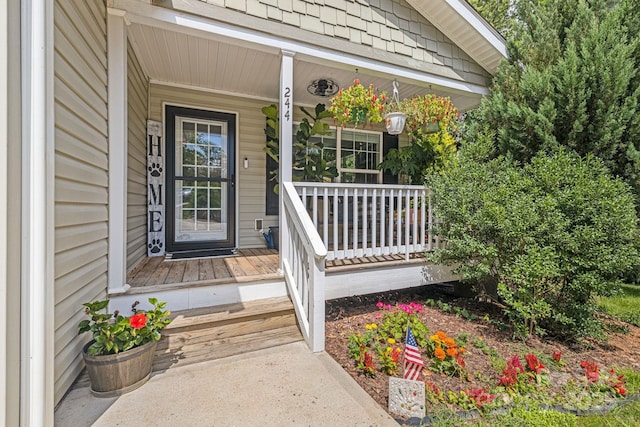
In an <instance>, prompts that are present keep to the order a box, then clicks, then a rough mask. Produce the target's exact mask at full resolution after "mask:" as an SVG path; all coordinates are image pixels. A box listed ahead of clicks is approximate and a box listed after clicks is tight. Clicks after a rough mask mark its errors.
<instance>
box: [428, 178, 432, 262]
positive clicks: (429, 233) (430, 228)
mask: <svg viewBox="0 0 640 427" xmlns="http://www.w3.org/2000/svg"><path fill="white" fill-rule="evenodd" d="M427 197H428V200H429V203H428V207H429V231H428V235H427V236H428V237H429V242H428V243H427V250H428V251H432V250H433V208H432V206H431V189H429V192H428V193H427Z"/></svg>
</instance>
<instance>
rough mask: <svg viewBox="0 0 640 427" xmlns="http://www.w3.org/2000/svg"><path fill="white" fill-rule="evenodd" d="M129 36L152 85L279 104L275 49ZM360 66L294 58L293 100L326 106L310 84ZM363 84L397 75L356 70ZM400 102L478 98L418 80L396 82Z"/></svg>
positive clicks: (174, 36)
mask: <svg viewBox="0 0 640 427" xmlns="http://www.w3.org/2000/svg"><path fill="white" fill-rule="evenodd" d="M128 31H129V37H130V40H131V41H132V43H133V46H134V50H135V51H136V54H137V55H138V59H139V60H140V63H141V65H142V67H143V69H144V71H145V72H146V73H147V75H148V76H149V78H150V79H151V80H153V81H158V82H164V83H170V84H179V85H186V86H192V87H196V88H203V89H209V90H215V91H220V92H223V93H230V94H238V95H242V96H248V97H256V98H262V99H265V100H273V101H277V99H278V90H279V76H280V53H279V50H277V49H265V48H264V46H258V45H250V44H248V43H238V42H236V41H234V40H231V39H226V38H221V37H220V38H216V39H212V38H204V37H198V36H197V35H193V34H186V33H182V32H176V31H171V30H169V29H163V28H159V27H157V26H148V25H144V24H140V23H132V24H131V25H130V26H129V30H128ZM355 77H356V68H355V67H353V66H350V65H349V64H336V63H330V62H328V61H323V60H322V58H310V57H306V56H305V55H296V57H295V62H294V88H293V94H294V102H295V103H296V104H300V105H310V106H311V105H315V104H317V103H318V102H323V103H325V104H328V102H329V99H328V98H322V97H318V96H314V95H311V94H310V93H308V91H307V86H308V85H309V84H310V83H311V82H312V81H314V80H317V79H320V78H330V79H332V80H334V81H336V82H337V83H338V85H339V86H340V87H346V86H349V85H350V84H351V83H352V82H353V79H354V78H355ZM357 77H358V78H360V80H361V81H362V82H363V84H369V83H373V84H374V85H375V87H377V88H380V89H381V90H385V91H387V92H388V93H389V94H390V93H391V90H392V82H393V80H394V78H395V76H393V75H381V74H380V73H372V72H370V71H369V70H366V69H362V68H361V69H359V70H358V75H357ZM398 81H399V83H400V98H401V99H402V98H406V97H410V96H413V95H415V94H420V95H424V94H426V93H436V94H437V95H443V96H450V97H451V100H452V101H453V103H454V105H456V107H458V109H460V110H461V111H465V110H467V109H469V108H472V107H474V106H475V105H477V104H478V102H479V100H480V95H478V94H473V93H462V92H459V91H453V90H451V89H447V88H443V87H439V86H433V85H429V84H426V83H424V82H417V81H414V80H407V79H398Z"/></svg>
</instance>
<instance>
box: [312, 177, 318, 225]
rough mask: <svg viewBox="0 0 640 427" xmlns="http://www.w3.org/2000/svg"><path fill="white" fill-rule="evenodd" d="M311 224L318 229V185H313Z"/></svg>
mask: <svg viewBox="0 0 640 427" xmlns="http://www.w3.org/2000/svg"><path fill="white" fill-rule="evenodd" d="M313 225H314V226H315V227H316V230H317V229H318V187H313Z"/></svg>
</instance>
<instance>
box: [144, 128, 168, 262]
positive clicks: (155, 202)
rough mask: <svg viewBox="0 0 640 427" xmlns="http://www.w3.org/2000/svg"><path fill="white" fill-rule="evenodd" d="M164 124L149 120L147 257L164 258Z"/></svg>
mask: <svg viewBox="0 0 640 427" xmlns="http://www.w3.org/2000/svg"><path fill="white" fill-rule="evenodd" d="M163 143H164V142H163V140H162V123H160V122H156V121H153V120H147V256H150V257H152V256H163V255H164V248H165V234H164V218H165V217H164V215H165V209H164V168H165V166H164V157H163V155H162V154H163V153H164V147H163Z"/></svg>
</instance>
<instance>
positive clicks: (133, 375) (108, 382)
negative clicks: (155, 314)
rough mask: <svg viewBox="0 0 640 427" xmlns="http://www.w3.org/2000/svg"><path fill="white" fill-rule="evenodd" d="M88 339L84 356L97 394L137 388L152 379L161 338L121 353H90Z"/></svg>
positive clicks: (125, 391) (119, 392)
mask: <svg viewBox="0 0 640 427" xmlns="http://www.w3.org/2000/svg"><path fill="white" fill-rule="evenodd" d="M91 344H93V341H90V342H88V343H87V344H86V345H85V346H84V347H83V349H82V357H83V358H84V363H85V365H86V366H87V373H88V374H89V379H90V380H91V393H92V394H93V395H94V396H97V397H114V396H120V395H122V394H125V393H128V392H130V391H132V390H135V389H137V388H138V387H140V386H141V385H143V384H144V383H146V382H147V381H148V380H149V377H150V376H151V367H152V365H153V356H154V354H155V351H156V346H157V345H158V342H157V341H152V342H149V343H147V344H144V345H141V346H140V347H135V348H133V349H131V350H128V351H125V352H122V353H118V354H103V355H99V356H90V355H88V354H87V349H88V348H89V346H90V345H91Z"/></svg>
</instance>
